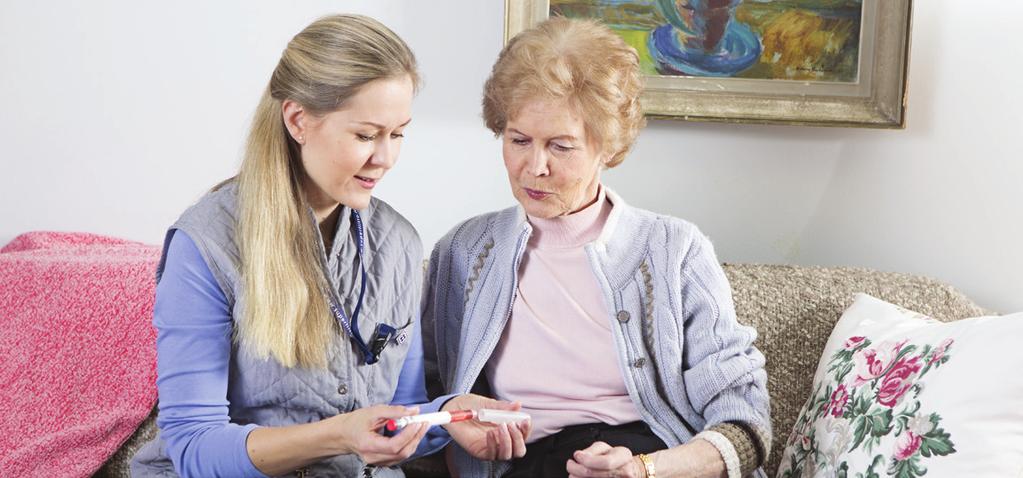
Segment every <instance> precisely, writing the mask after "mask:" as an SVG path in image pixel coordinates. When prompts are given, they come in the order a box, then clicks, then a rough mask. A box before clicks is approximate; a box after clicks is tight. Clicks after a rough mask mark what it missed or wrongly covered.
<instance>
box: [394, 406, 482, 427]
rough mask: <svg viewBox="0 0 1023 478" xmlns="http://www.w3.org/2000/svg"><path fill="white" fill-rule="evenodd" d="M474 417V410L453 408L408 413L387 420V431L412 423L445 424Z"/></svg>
mask: <svg viewBox="0 0 1023 478" xmlns="http://www.w3.org/2000/svg"><path fill="white" fill-rule="evenodd" d="M473 418H476V411H475V410H455V411H451V412H434V413H421V414H419V415H409V416H407V417H401V418H398V419H393V418H392V419H390V420H387V425H385V426H386V428H387V431H389V432H393V431H397V430H401V429H402V428H405V427H407V426H409V425H411V424H413V423H425V424H427V425H430V426H434V425H446V424H448V423H453V422H461V421H464V420H472V419H473Z"/></svg>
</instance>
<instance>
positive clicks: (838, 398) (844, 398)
mask: <svg viewBox="0 0 1023 478" xmlns="http://www.w3.org/2000/svg"><path fill="white" fill-rule="evenodd" d="M848 402H849V390H847V389H846V388H845V384H844V383H843V384H841V385H839V386H838V388H837V389H836V390H835V391H834V393H832V394H831V404H830V405H828V410H829V412H830V413H831V415H832V416H834V417H841V416H842V414H843V413H844V412H845V404H846V403H848Z"/></svg>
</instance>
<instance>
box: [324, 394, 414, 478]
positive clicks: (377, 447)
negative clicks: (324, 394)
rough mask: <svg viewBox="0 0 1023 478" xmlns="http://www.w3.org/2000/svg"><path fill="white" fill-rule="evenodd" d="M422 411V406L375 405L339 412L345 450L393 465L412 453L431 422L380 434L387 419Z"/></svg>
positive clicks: (375, 462) (368, 460) (366, 459)
mask: <svg viewBox="0 0 1023 478" xmlns="http://www.w3.org/2000/svg"><path fill="white" fill-rule="evenodd" d="M416 413H419V407H412V408H406V407H400V406H394V405H374V406H371V407H365V408H360V409H358V410H355V411H352V412H348V413H345V414H343V415H338V416H336V417H334V418H333V420H336V424H335V430H336V431H337V433H338V435H337V436H338V443H339V446H340V450H341V452H342V453H354V454H356V455H359V457H360V458H362V461H364V462H366V463H368V464H370V465H379V466H390V465H395V464H398V463H400V462H402V461H404V460H405V459H406V458H408V457H410V456H412V453H414V452H415V451H416V447H417V446H419V442H420V440H422V439H423V436H424V435H426V431H427V429H428V428H429V425H427V424H425V423H413V424H411V425H409V426H407V427H405V428H402V429H401V430H400V431H399V432H398V433H397V434H396V435H394V436H391V437H387V436H384V435H381V434H380V431H381V430H382V429H383V428H384V424H386V423H387V420H390V419H392V418H400V417H404V416H408V415H415V414H416Z"/></svg>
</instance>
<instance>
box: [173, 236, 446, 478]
mask: <svg viewBox="0 0 1023 478" xmlns="http://www.w3.org/2000/svg"><path fill="white" fill-rule="evenodd" d="M153 317H154V318H153V323H154V325H155V326H156V328H157V332H158V334H157V339H156V348H157V375H158V378H157V380H156V384H157V387H158V389H159V396H160V405H159V409H160V410H159V415H158V416H157V419H156V421H157V425H158V426H159V427H160V430H161V436H162V437H163V439H164V441H165V442H166V452H167V454H168V456H170V458H171V461H172V462H173V463H174V468H175V470H176V471H177V472H178V474H179V475H181V476H260V477H262V476H265V475H263V473H261V472H260V471H259V470H258V469H257V468H256V467H255V465H253V463H252V460H251V459H250V458H249V455H248V452H247V450H246V445H245V442H246V439H247V437H248V434H249V432H251V431H252V430H253V429H255V428H257V426H258V425H253V424H250V425H239V424H235V423H231V417H230V416H229V415H228V400H227V384H228V366H229V362H230V355H231V334H232V329H233V321H232V318H231V310H230V306H229V304H228V301H227V298H226V296H225V295H224V293H223V291H221V289H220V286H219V285H218V284H217V282H216V279H214V278H213V274H212V272H210V269H209V266H207V265H206V261H205V260H203V257H202V255H201V253H200V252H199V249H198V248H197V247H196V245H195V243H194V242H192V239H191V238H189V237H188V235H187V234H185V233H184V232H182V231H176V232H175V233H174V235H173V237H172V238H171V242H170V245H169V246H168V248H167V258H166V265H165V268H164V272H163V275H162V277H161V279H160V282H159V284H158V285H157V289H156V304H155V307H154V311H153ZM415 329H418V327H415ZM410 339H411V340H412V344H411V346H410V347H409V352H408V356H407V357H406V358H405V362H404V364H403V365H402V369H401V373H400V375H399V377H398V386H397V389H396V390H395V392H394V397H393V399H392V400H391V404H392V405H406V406H408V405H415V404H420V413H429V412H435V411H437V410H438V409H439V408H440V407H441V406H442V405H443V404H444V402H445V401H447V400H448V399H450V398H451V395H448V396H442V397H438V398H437V399H436V400H434V401H432V402H429V403H425V402H426V401H427V398H426V387H425V376H424V372H423V342H422V338H421V337H420V335H419V333H418V331H414V332H413V335H412V337H410ZM449 440H450V437H449V435H448V434H447V432H446V431H445V430H444V429H443V428H441V427H433V428H431V429H430V431H429V432H428V433H427V435H426V437H424V438H423V440H422V442H420V444H419V447H418V448H417V449H416V452H415V455H414V456H421V455H426V454H430V453H433V452H435V451H437V450H439V449H441V448H443V447H444V445H446V444H447V443H448V441H449Z"/></svg>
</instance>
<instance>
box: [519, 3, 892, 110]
mask: <svg viewBox="0 0 1023 478" xmlns="http://www.w3.org/2000/svg"><path fill="white" fill-rule="evenodd" d="M657 1H659V0H637V1H635V2H622V1H610V0H574V1H570V0H553V3H555V4H557V5H561V4H565V3H573V4H577V5H582V7H586V6H587V5H595V6H610V7H615V8H617V7H619V6H620V5H621V4H623V3H629V4H635V5H630V6H632V7H635V8H646V7H649V6H651V5H653V4H654V3H656V2H657ZM669 1H673V2H677V3H678V4H683V3H687V2H688V3H693V2H695V1H697V0H669ZM747 1H748V0H747ZM736 3H739V2H738V0H736ZM761 3H763V2H759V3H757V5H759V4H761ZM551 4H552V0H505V29H504V41H505V44H507V42H508V40H509V39H511V38H512V37H513V36H515V34H517V33H518V32H520V31H522V30H525V29H527V28H529V27H531V26H533V25H535V24H537V23H539V22H540V21H543V20H544V19H546V18H548V17H549V15H550V12H551ZM605 4H607V5H605ZM781 4H783V5H784V4H785V3H784V2H781ZM651 8H653V7H651ZM775 8H779V7H775ZM860 13H861V16H860V18H859V23H858V27H859V28H858V37H857V38H856V39H857V40H858V44H856V57H855V60H854V61H855V62H856V69H855V70H854V71H855V75H856V76H855V79H854V80H853V81H813V80H792V79H777V78H771V79H748V78H736V77H714V76H684V75H682V74H679V75H674V74H672V75H664V74H658V73H657V72H655V73H654V74H649V72H648V74H646V75H645V76H646V82H647V84H646V89H645V90H644V93H643V96H642V103H643V110H644V112H645V113H646V115H647V117H648V118H658V119H674V120H684V121H715V122H727V123H756V124H789V125H810V126H844V127H864V128H895V129H898V128H905V122H906V75H907V69H908V60H909V46H910V27H911V21H912V0H862V10H861V11H860ZM598 18H599V17H598ZM665 26H668V25H665ZM647 35H648V37H647V39H648V41H651V40H649V39H650V38H652V35H654V33H653V31H652V30H651V31H650V32H649V33H647ZM757 41H759V42H760V43H761V47H760V50H758V54H759V52H760V51H762V50H763V46H762V45H763V40H762V39H761V37H759V36H758V37H757ZM775 57H777V54H775ZM760 61H766V60H760ZM808 71H809V70H808Z"/></svg>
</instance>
